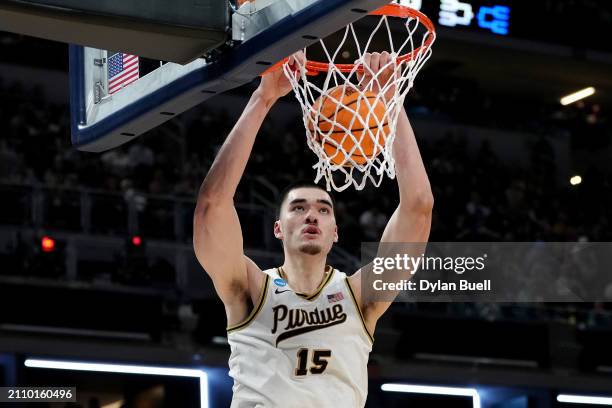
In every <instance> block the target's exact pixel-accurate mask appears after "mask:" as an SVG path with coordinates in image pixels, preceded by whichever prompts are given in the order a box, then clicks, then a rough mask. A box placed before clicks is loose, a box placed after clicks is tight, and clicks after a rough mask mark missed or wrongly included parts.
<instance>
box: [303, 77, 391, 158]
mask: <svg viewBox="0 0 612 408" xmlns="http://www.w3.org/2000/svg"><path fill="white" fill-rule="evenodd" d="M313 109H314V112H313V116H314V115H316V116H314V117H311V120H309V125H308V127H309V129H310V131H311V134H312V135H313V136H314V138H315V140H316V142H317V143H319V144H321V145H322V147H323V149H324V151H325V154H326V155H327V156H328V157H329V158H330V159H331V161H332V162H333V163H334V164H337V165H344V166H347V167H351V166H352V165H353V164H354V163H356V164H360V165H361V164H364V163H366V162H367V161H368V158H373V157H375V156H377V155H378V154H379V153H380V152H381V150H382V147H383V146H384V145H385V140H386V137H387V135H388V134H389V124H388V119H387V116H386V108H385V103H384V101H383V100H382V99H381V98H380V97H379V96H378V94H377V93H374V92H368V91H365V92H360V91H359V90H357V89H355V88H353V87H348V86H343V85H340V86H336V87H335V88H332V89H331V90H330V91H329V92H328V94H327V95H322V96H320V97H319V98H318V99H317V101H316V102H315V103H314V105H313ZM356 145H358V146H356Z"/></svg>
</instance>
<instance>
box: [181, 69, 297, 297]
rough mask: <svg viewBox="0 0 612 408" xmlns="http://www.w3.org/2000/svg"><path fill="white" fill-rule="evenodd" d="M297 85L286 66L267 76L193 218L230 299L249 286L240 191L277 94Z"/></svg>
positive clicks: (196, 236) (199, 253)
mask: <svg viewBox="0 0 612 408" xmlns="http://www.w3.org/2000/svg"><path fill="white" fill-rule="evenodd" d="M290 89H291V85H290V84H289V81H288V80H287V78H286V77H285V75H284V73H283V71H282V70H278V71H274V72H271V73H269V74H266V75H264V76H263V77H262V80H261V83H260V85H259V87H258V88H257V90H256V91H255V92H254V93H253V95H252V96H251V98H250V100H249V102H248V104H247V106H246V108H245V109H244V112H243V113H242V115H241V116H240V118H239V119H238V121H237V122H236V125H235V126H234V128H233V129H232V131H231V132H230V134H229V135H228V137H227V139H226V140H225V142H224V143H223V146H222V147H221V149H220V150H219V153H218V154H217V157H216V158H215V161H214V163H213V164H212V166H211V168H210V170H209V171H208V174H207V175H206V178H205V179H204V182H203V183H202V186H201V187H200V191H199V193H198V199H197V205H196V209H195V213H194V218H193V245H194V249H195V254H196V257H197V259H198V261H199V262H200V264H201V265H202V267H203V268H204V269H205V270H206V272H207V273H208V274H209V275H210V277H211V278H212V280H213V283H214V285H215V289H216V291H217V293H218V295H219V297H220V298H221V300H222V301H223V302H224V303H226V304H227V302H231V301H232V300H233V298H235V297H236V296H241V297H242V296H244V292H245V290H246V289H247V284H248V283H247V274H246V268H247V262H249V260H248V259H246V258H245V256H244V253H243V242H242V231H241V229H240V222H239V220H238V215H237V213H236V209H235V207H234V200H233V199H234V194H235V193H236V188H237V187H238V183H239V182H240V179H241V178H242V174H243V172H244V169H245V167H246V164H247V161H248V159H249V156H250V154H251V150H252V148H253V144H254V142H255V137H256V135H257V132H258V131H259V128H260V127H261V124H262V123H263V120H264V118H265V117H266V115H267V113H268V111H269V110H270V108H271V107H272V105H273V104H274V103H275V102H276V100H277V99H278V98H280V97H282V96H284V95H286V94H287V93H288V92H289V90H290Z"/></svg>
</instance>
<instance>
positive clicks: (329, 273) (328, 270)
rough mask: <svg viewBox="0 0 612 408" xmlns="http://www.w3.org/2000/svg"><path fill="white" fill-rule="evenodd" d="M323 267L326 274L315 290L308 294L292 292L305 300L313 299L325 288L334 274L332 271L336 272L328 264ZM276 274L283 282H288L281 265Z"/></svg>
mask: <svg viewBox="0 0 612 408" xmlns="http://www.w3.org/2000/svg"><path fill="white" fill-rule="evenodd" d="M325 269H326V270H325V273H326V274H327V276H326V277H325V278H324V279H323V280H322V281H321V283H320V284H319V287H318V288H317V290H315V291H314V292H313V293H312V294H310V295H309V294H307V293H299V292H294V293H295V294H296V295H298V296H300V297H302V298H304V299H306V300H315V299H316V298H317V297H318V296H319V294H320V293H321V291H322V290H323V288H325V286H327V284H328V283H329V282H330V281H331V278H332V276H333V275H334V272H336V270H335V269H334V268H332V267H331V266H330V265H327V268H325ZM278 275H279V276H280V277H281V278H282V279H284V280H285V282H289V281H288V280H287V278H286V276H285V272H284V271H283V267H282V266H279V267H278Z"/></svg>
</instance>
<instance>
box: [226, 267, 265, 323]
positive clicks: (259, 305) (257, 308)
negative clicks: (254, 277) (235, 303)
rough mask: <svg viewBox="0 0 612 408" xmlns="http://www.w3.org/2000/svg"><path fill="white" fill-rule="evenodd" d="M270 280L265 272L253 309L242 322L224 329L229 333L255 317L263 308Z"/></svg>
mask: <svg viewBox="0 0 612 408" xmlns="http://www.w3.org/2000/svg"><path fill="white" fill-rule="evenodd" d="M269 281H270V275H268V274H267V273H266V279H265V281H264V284H263V288H262V290H261V292H260V293H259V300H258V301H257V305H254V307H253V310H251V313H249V315H248V316H247V318H246V319H244V320H243V321H242V322H240V323H238V324H235V325H233V326H229V327H227V328H226V329H225V330H226V331H227V332H228V333H229V332H232V331H236V330H238V329H242V328H244V327H246V326H248V325H249V323H251V322H252V321H253V320H255V317H257V314H258V313H259V312H260V311H261V309H262V308H263V305H264V303H265V302H266V296H267V294H268V283H269Z"/></svg>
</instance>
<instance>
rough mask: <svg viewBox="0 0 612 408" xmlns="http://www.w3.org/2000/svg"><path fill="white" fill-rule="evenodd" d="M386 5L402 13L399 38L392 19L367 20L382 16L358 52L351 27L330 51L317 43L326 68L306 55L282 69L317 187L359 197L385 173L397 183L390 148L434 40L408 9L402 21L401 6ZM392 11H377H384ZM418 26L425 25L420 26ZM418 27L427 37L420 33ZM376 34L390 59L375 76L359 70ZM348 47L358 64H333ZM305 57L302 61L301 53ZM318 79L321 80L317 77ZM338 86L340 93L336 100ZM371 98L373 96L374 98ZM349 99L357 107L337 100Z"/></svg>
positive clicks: (365, 69)
mask: <svg viewBox="0 0 612 408" xmlns="http://www.w3.org/2000/svg"><path fill="white" fill-rule="evenodd" d="M390 6H392V7H396V6H397V8H398V9H397V10H400V9H401V11H402V13H403V15H402V16H401V17H400V18H403V19H405V24H403V27H405V33H403V32H402V33H401V36H400V35H398V33H396V32H392V31H391V27H390V24H389V21H390V19H396V18H398V17H397V16H391V15H387V14H386V13H387V12H385V13H384V14H383V13H382V12H381V14H376V12H374V13H372V14H375V15H380V20H379V22H378V24H377V25H376V27H375V29H374V30H373V31H372V33H371V34H370V36H369V38H368V40H367V42H366V43H365V45H364V46H363V47H362V46H361V43H360V41H359V40H358V38H357V34H356V32H355V28H354V27H353V24H350V25H348V26H347V27H346V28H345V29H344V34H343V37H342V40H341V41H340V43H339V45H338V46H337V47H336V48H335V49H330V48H329V47H328V45H327V44H326V42H325V40H324V39H322V40H320V45H321V47H322V49H323V51H324V54H325V57H326V60H327V62H313V61H309V60H308V55H306V62H302V63H298V64H296V65H294V66H289V63H288V62H285V63H284V64H283V69H284V72H285V74H286V76H287V78H289V80H290V81H291V84H292V86H293V89H294V92H295V96H296V97H297V99H298V101H299V102H300V106H301V108H302V113H303V120H304V127H305V128H306V135H307V142H308V147H309V148H310V149H311V150H312V151H313V152H314V153H315V154H316V156H317V158H318V162H317V163H316V164H315V165H314V166H313V168H314V169H315V170H316V177H315V183H318V182H319V181H320V180H321V179H322V178H324V179H325V182H326V188H327V190H328V191H329V190H331V189H332V188H333V189H334V190H336V191H343V190H345V189H347V188H348V187H349V186H351V185H353V186H354V187H355V188H356V189H357V190H361V189H363V188H364V187H365V185H366V183H367V181H368V180H370V181H371V183H372V184H374V186H376V187H378V186H380V184H381V182H382V180H383V178H384V175H385V174H387V175H388V176H389V178H391V179H393V178H395V162H394V159H393V142H394V140H395V135H396V129H397V122H398V118H399V114H400V112H401V109H402V106H403V102H404V98H405V97H406V94H407V93H408V91H409V90H410V89H411V88H412V86H413V81H414V79H415V77H416V76H417V74H418V73H419V71H420V70H421V68H422V67H423V65H424V64H425V62H427V60H428V59H429V58H430V56H431V53H432V51H431V44H432V43H433V41H434V40H435V36H436V34H435V30H434V29H433V25H432V24H431V21H429V19H428V18H427V17H426V16H425V15H423V14H421V13H420V12H418V11H416V10H411V9H408V13H409V14H410V16H408V17H406V16H407V14H406V13H407V12H406V9H407V7H404V6H399V5H396V4H393V5H390ZM390 6H385V7H383V9H385V10H389V9H388V8H389V7H390ZM383 9H380V10H383ZM380 10H379V12H380ZM393 10H395V9H393ZM424 20H427V23H428V24H424ZM423 26H426V30H423V29H422V28H423ZM419 27H421V28H420V29H419ZM402 30H403V29H402ZM385 31H386V33H385ZM417 31H425V32H424V33H423V32H420V33H417ZM381 32H382V33H383V34H384V35H386V36H388V42H389V44H390V49H389V50H387V51H388V52H389V53H390V54H391V57H392V58H391V61H390V62H389V63H388V64H387V66H384V67H382V68H381V69H380V70H379V71H378V73H374V72H373V71H372V70H371V69H370V68H369V67H368V66H366V65H365V64H364V55H365V54H366V53H371V52H372V51H370V48H371V46H372V43H373V38H374V37H375V35H376V34H379V33H381ZM379 35H380V34H379ZM399 37H403V38H399ZM417 37H418V38H417ZM353 41H354V46H352V47H353V48H352V49H356V50H357V53H358V55H357V58H356V60H357V61H356V62H355V63H354V64H336V63H334V61H336V60H338V59H339V55H341V52H342V50H343V49H346V48H345V47H346V46H347V45H348V44H349V43H350V42H353ZM303 51H304V53H305V54H306V52H307V50H306V49H304V50H303ZM376 51H380V50H376ZM296 69H297V71H296ZM391 71H392V73H391V75H390V80H387V81H385V80H384V79H383V78H382V77H383V74H384V76H387V78H389V73H390V72H391ZM323 73H325V75H326V76H325V77H324V78H321V76H322V75H321V74H323ZM315 78H317V81H316V83H315V81H314V79H315ZM337 87H342V90H343V92H341V93H340V95H338V93H339V92H337V89H338V88H337ZM334 90H336V91H334ZM372 91H374V92H376V93H375V96H373V94H372ZM354 92H358V93H359V94H358V97H357V98H356V101H355V100H353V101H352V103H351V104H350V106H348V105H347V104H344V103H343V95H342V94H345V93H354ZM321 100H326V101H327V102H328V103H331V104H332V106H333V105H335V112H332V114H331V115H330V112H326V113H327V116H326V115H325V114H323V113H322V110H323V106H324V104H323V103H321V102H320V101H321ZM317 101H319V102H317ZM383 107H384V109H382V108H383ZM343 111H344V113H343V115H344V116H343V117H344V118H346V117H347V113H348V114H349V115H348V116H349V117H350V118H351V119H350V123H344V124H343V123H340V122H339V121H338V120H337V119H338V115H339V114H340V113H341V112H343ZM364 113H365V115H364ZM344 120H345V122H346V119H344ZM351 129H353V131H351ZM355 130H358V131H355ZM364 146H365V148H364Z"/></svg>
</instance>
